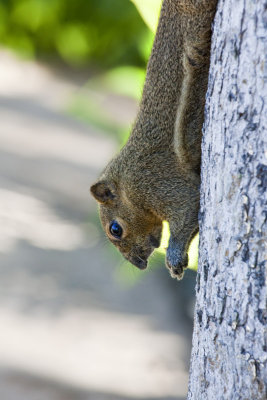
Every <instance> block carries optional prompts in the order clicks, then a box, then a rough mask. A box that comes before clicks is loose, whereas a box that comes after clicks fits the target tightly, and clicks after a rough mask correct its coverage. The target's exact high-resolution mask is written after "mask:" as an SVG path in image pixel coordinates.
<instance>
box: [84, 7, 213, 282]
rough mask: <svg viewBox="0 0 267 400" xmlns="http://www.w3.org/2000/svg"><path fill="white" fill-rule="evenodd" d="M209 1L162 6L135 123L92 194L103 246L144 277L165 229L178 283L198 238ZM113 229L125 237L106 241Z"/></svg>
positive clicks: (170, 265)
mask: <svg viewBox="0 0 267 400" xmlns="http://www.w3.org/2000/svg"><path fill="white" fill-rule="evenodd" d="M216 3H217V2H216V1H215V0H164V2H163V5H162V10H161V15H160V20H159V25H158V29H157V33H156V37H155V41H154V45H153V49H152V53H151V56H150V60H149V63H148V66H147V76H146V82H145V85H144V90H143V96H142V100H141V104H140V109H139V112H138V116H137V119H136V122H135V125H134V127H133V130H132V133H131V135H130V138H129V140H128V142H127V144H126V145H125V146H124V147H123V148H122V150H121V151H120V153H119V154H118V155H117V156H116V157H115V158H114V159H113V160H112V161H111V162H110V163H109V164H108V166H107V167H106V168H105V170H104V172H103V174H102V176H101V178H100V180H99V181H98V182H97V183H96V184H94V185H93V186H92V187H91V193H92V194H93V196H94V197H95V198H96V200H97V201H98V202H99V203H100V218H101V221H102V225H103V227H104V230H105V231H106V233H107V235H108V237H109V239H110V240H111V241H112V243H114V245H115V246H116V247H117V248H118V249H119V250H120V251H121V253H122V254H123V256H124V257H125V258H126V259H127V260H129V261H130V262H132V263H133V264H134V265H136V266H138V267H139V268H141V269H143V268H145V267H146V265H147V258H148V257H149V255H150V254H151V253H152V251H153V250H154V248H155V247H157V246H158V244H159V240H160V236H161V229H162V228H161V227H162V221H163V220H167V221H168V222H169V225H170V232H171V237H170V241H169V246H168V249H167V254H166V265H167V267H168V268H169V269H170V271H171V274H172V276H175V277H177V278H178V279H181V278H182V276H183V269H184V268H185V267H186V266H187V250H188V247H189V243H190V241H191V239H192V237H193V236H194V234H195V233H196V232H197V230H198V209H199V184H200V177H199V172H200V156H201V149H200V145H201V129H202V124H203V113H204V104H205V93H206V89H207V81H208V69H209V51H210V35H211V33H210V32H211V23H212V20H213V17H214V12H215V7H216ZM111 221H117V222H118V223H119V224H120V226H121V227H122V229H123V234H122V236H121V238H120V239H118V238H117V239H116V238H114V237H113V236H112V234H111V233H110V223H111Z"/></svg>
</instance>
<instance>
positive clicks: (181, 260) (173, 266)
mask: <svg viewBox="0 0 267 400" xmlns="http://www.w3.org/2000/svg"><path fill="white" fill-rule="evenodd" d="M187 265H188V256H187V254H186V253H183V252H182V251H181V249H180V248H179V246H174V243H169V247H168V249H167V254H166V266H167V268H169V270H170V274H171V276H172V278H176V279H178V280H181V279H183V276H184V269H185V268H186V267H187Z"/></svg>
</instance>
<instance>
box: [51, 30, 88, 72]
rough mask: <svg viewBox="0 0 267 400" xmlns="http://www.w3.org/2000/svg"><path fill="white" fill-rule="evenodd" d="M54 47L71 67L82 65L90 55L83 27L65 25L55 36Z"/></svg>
mask: <svg viewBox="0 0 267 400" xmlns="http://www.w3.org/2000/svg"><path fill="white" fill-rule="evenodd" d="M56 47H57V49H58V51H59V53H60V54H61V56H62V58H63V59H64V60H65V61H67V62H68V63H69V64H72V65H74V66H75V65H79V64H81V63H83V61H84V59H86V58H87V57H88V54H89V53H90V46H89V43H88V41H87V37H86V32H85V29H84V27H83V25H80V24H66V25H65V26H63V27H61V28H60V30H59V31H58V34H57V35H56Z"/></svg>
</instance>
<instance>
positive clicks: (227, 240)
mask: <svg viewBox="0 0 267 400" xmlns="http://www.w3.org/2000/svg"><path fill="white" fill-rule="evenodd" d="M266 42H267V2H266V1H263V0H258V1H257V0H254V1H253V0H221V1H219V4H218V9H217V13H216V17H215V22H214V32H213V42H212V52H211V53H212V56H211V67H210V77H209V87H208V93H207V106H206V112H205V114H206V115H205V118H206V121H205V126H204V138H203V150H202V188H201V211H200V260H199V274H198V280H197V287H196V294H197V302H196V310H195V327H194V335H193V350H192V358H191V371H190V374H191V375H190V383H189V394H188V399H196V400H205V399H209V400H214V399H215V400H221V399H223V400H227V399H231V400H233V399H248V400H257V399H266V398H267V394H266V387H267V365H266V362H267V337H266V326H267V309H266V297H267V294H266V282H265V280H266V258H267V257H266V240H267V239H266V217H267V208H266V185H267V160H266V158H267V149H266V139H267V132H266V128H267V107H266V102H267V99H266V97H267V96H266V93H267V81H266V69H267V63H266V61H267V60H266V54H267V45H266V44H267V43H266ZM264 78H265V79H264Z"/></svg>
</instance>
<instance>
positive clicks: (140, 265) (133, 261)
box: [130, 256, 147, 269]
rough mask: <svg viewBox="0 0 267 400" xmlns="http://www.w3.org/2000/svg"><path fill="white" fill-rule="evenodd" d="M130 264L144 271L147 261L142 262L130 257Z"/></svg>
mask: <svg viewBox="0 0 267 400" xmlns="http://www.w3.org/2000/svg"><path fill="white" fill-rule="evenodd" d="M130 262H131V263H132V264H133V265H135V266H136V267H137V268H139V269H146V267H147V260H143V259H142V258H141V257H138V256H133V257H131V259H130Z"/></svg>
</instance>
